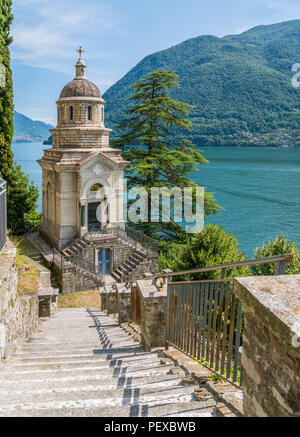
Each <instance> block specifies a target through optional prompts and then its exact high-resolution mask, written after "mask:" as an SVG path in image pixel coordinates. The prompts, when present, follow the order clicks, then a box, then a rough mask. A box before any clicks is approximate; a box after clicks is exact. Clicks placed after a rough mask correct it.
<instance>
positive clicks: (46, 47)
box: [12, 0, 115, 73]
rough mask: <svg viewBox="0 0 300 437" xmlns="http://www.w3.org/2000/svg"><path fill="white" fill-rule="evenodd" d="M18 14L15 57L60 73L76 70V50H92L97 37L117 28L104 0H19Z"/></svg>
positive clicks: (16, 4)
mask: <svg viewBox="0 0 300 437" xmlns="http://www.w3.org/2000/svg"><path fill="white" fill-rule="evenodd" d="M14 13H15V20H14V24H13V27H12V35H13V37H14V42H13V44H12V57H13V58H14V59H16V60H19V61H21V62H22V63H24V64H26V65H30V66H36V67H43V68H49V69H52V70H55V71H59V72H66V73H69V72H70V68H73V64H70V59H71V58H72V59H74V58H75V57H76V53H75V48H77V47H78V46H79V45H83V46H84V47H85V48H88V47H89V46H92V45H93V43H94V38H95V36H96V38H97V37H98V38H100V37H101V36H102V35H103V34H104V33H107V32H110V31H112V30H114V29H115V24H114V18H113V12H112V10H111V8H110V7H109V6H108V5H107V3H106V2H104V1H101V0H100V1H99V0H97V2H95V1H93V0H86V1H85V3H83V2H82V1H79V0H73V1H71V0H26V3H25V2H24V1H23V0H15V2H14ZM114 31H115V30H114ZM90 56H93V53H92V52H89V57H90ZM103 56H104V57H105V56H106V55H105V53H104V54H103ZM97 57H98V58H99V52H98V53H97Z"/></svg>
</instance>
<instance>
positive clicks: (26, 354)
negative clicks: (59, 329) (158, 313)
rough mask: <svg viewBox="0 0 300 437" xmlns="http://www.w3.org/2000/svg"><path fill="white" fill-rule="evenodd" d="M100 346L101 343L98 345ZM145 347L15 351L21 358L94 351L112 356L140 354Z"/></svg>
mask: <svg viewBox="0 0 300 437" xmlns="http://www.w3.org/2000/svg"><path fill="white" fill-rule="evenodd" d="M98 346H99V345H98ZM142 352H143V349H141V348H140V347H139V346H137V345H135V346H131V347H128V346H126V347H115V348H107V347H105V348H102V349H100V348H99V347H97V346H96V347H92V348H91V347H86V346H81V347H70V348H63V349H60V350H58V349H57V348H55V347H54V348H50V349H46V350H44V351H39V350H36V348H34V349H33V350H32V351H23V350H18V351H17V352H16V353H15V355H14V356H15V357H17V358H18V357H19V358H33V357H41V358H43V357H49V356H50V357H52V356H53V357H55V356H62V355H67V354H69V355H70V356H71V355H76V354H86V353H93V354H95V355H102V356H106V355H107V356H110V357H115V356H119V354H135V355H138V354H139V353H142Z"/></svg>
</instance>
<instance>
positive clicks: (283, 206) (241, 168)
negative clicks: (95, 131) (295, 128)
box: [13, 143, 300, 258]
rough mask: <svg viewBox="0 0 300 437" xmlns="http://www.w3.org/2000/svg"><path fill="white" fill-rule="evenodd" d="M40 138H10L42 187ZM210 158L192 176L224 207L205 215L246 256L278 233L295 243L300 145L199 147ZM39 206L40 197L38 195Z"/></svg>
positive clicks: (299, 228)
mask: <svg viewBox="0 0 300 437" xmlns="http://www.w3.org/2000/svg"><path fill="white" fill-rule="evenodd" d="M47 147H49V146H44V145H43V144H41V143H28V144H26V143H14V144H13V151H14V154H15V160H16V161H17V162H18V163H19V164H21V165H22V168H23V170H24V171H25V172H26V173H29V175H30V178H31V179H32V180H34V182H35V183H36V185H38V186H39V187H41V183H42V180H41V179H42V177H41V169H40V167H39V165H38V164H37V162H36V160H37V159H39V158H41V156H42V154H43V149H45V148H47ZM203 155H204V156H205V157H206V158H207V159H208V160H209V161H210V163H209V164H207V165H201V166H200V170H199V171H198V172H194V173H193V174H192V178H193V179H194V180H195V181H196V182H197V183H198V184H199V185H201V186H205V187H207V191H209V192H213V193H215V197H216V199H217V202H218V203H219V205H221V206H222V207H223V208H224V209H225V210H224V211H222V214H221V215H220V216H215V217H212V218H210V219H209V220H208V221H209V222H210V223H219V224H221V225H222V226H224V228H225V229H226V230H228V231H230V232H232V233H234V234H235V235H236V236H237V238H238V239H239V241H240V247H241V249H243V250H244V251H245V252H246V254H247V256H248V257H249V258H252V256H253V251H254V249H255V247H256V246H257V245H261V244H262V243H263V242H264V241H267V240H269V239H273V238H274V237H276V236H277V235H279V234H280V233H282V232H283V233H284V234H286V235H288V237H289V239H291V240H295V241H297V243H298V244H299V246H300V225H299V223H300V149H267V148H261V149H260V148H231V147H222V148H213V147H210V148H203ZM40 206H41V199H40Z"/></svg>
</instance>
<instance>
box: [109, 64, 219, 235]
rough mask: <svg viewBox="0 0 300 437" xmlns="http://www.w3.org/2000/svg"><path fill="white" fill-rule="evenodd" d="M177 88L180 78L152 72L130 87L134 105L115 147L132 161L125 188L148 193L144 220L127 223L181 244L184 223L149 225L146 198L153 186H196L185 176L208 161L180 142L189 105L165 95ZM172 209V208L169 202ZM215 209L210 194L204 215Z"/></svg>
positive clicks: (188, 126) (187, 126) (187, 124)
mask: <svg viewBox="0 0 300 437" xmlns="http://www.w3.org/2000/svg"><path fill="white" fill-rule="evenodd" d="M178 86H179V84H178V76H177V75H176V74H175V73H174V72H173V71H154V72H153V73H150V74H149V75H148V76H147V77H146V78H144V79H142V80H141V81H140V82H137V83H135V84H134V85H132V88H133V90H134V93H133V94H132V95H131V96H130V97H129V99H128V100H129V101H130V102H132V107H131V109H129V110H128V111H127V112H126V115H127V117H126V118H125V119H124V120H123V121H122V122H121V123H120V125H119V126H118V127H117V129H118V131H119V132H120V135H119V137H118V138H117V139H116V140H114V141H113V144H114V145H115V146H116V147H118V148H120V149H122V151H123V153H122V155H123V157H124V158H125V159H128V160H130V161H131V166H130V167H129V169H128V170H127V180H128V188H129V189H131V188H136V187H142V188H145V189H146V190H147V193H148V208H147V209H148V222H147V223H142V222H139V223H138V224H132V223H130V225H131V226H133V227H135V228H137V229H138V230H141V231H142V232H144V233H146V234H147V235H149V236H151V237H154V238H159V239H165V240H168V239H172V240H174V239H177V240H179V241H180V240H182V239H184V238H185V230H184V225H183V224H179V223H175V221H174V220H171V221H170V222H164V221H163V220H161V221H160V222H159V223H158V222H155V223H154V222H151V216H152V214H151V208H152V207H153V204H152V203H151V198H150V195H151V189H152V188H153V187H157V188H162V187H166V188H169V189H172V188H174V187H178V188H180V189H184V188H187V187H190V188H197V184H196V183H194V182H193V181H191V180H190V179H189V174H190V173H191V171H193V170H195V169H197V165H198V164H204V163H207V162H208V161H207V160H206V159H205V158H204V157H203V156H202V155H201V153H200V152H199V151H198V150H197V149H196V148H195V146H194V145H193V144H192V143H191V142H190V141H188V140H185V139H182V132H184V130H191V121H190V120H189V119H188V118H187V117H188V115H189V112H190V110H191V108H192V106H191V105H188V104H186V103H184V102H181V101H178V100H173V99H172V98H171V97H170V96H169V91H170V90H171V89H172V88H173V87H178ZM193 204H194V206H195V199H194V200H193ZM160 207H161V205H160ZM171 207H172V208H173V210H174V204H172V199H171ZM219 210H220V207H219V206H218V205H217V204H216V202H215V199H214V197H213V195H212V194H211V193H205V215H206V216H208V215H210V214H217V213H218V212H219Z"/></svg>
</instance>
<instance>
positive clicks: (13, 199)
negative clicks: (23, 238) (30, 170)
mask: <svg viewBox="0 0 300 437" xmlns="http://www.w3.org/2000/svg"><path fill="white" fill-rule="evenodd" d="M7 198H8V202H7V224H8V228H9V229H11V231H12V233H13V234H15V235H20V234H24V233H25V232H29V231H35V230H37V229H38V227H39V224H40V215H39V213H38V212H37V201H38V198H39V191H38V188H37V187H36V186H35V185H34V184H33V182H30V180H29V176H28V175H26V174H25V173H24V172H22V170H21V166H20V165H16V164H15V165H14V166H13V168H12V172H11V181H10V183H9V184H8V186H7Z"/></svg>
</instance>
